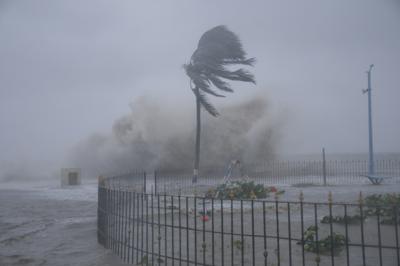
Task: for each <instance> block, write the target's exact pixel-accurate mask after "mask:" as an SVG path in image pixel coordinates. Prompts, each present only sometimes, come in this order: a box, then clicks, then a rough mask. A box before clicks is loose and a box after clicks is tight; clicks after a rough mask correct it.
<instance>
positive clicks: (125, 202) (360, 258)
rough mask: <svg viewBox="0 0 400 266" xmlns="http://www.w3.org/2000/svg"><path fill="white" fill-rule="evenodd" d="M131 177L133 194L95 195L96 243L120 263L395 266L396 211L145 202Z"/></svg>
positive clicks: (152, 198)
mask: <svg viewBox="0 0 400 266" xmlns="http://www.w3.org/2000/svg"><path fill="white" fill-rule="evenodd" d="M133 176H134V180H136V181H137V182H138V183H137V184H138V185H139V186H138V187H135V186H123V185H121V186H117V185H116V184H118V183H116V182H113V179H112V178H109V179H107V181H106V182H103V181H104V180H103V181H100V182H99V188H98V242H99V243H100V244H101V245H103V246H104V247H106V248H108V249H111V250H112V251H113V252H114V253H116V254H117V255H118V256H119V257H121V258H122V260H123V261H124V262H126V263H130V264H135V265H264V266H266V265H348V266H349V265H400V255H399V252H400V248H399V232H398V231H399V218H398V216H399V215H400V206H399V205H398V203H397V204H393V205H386V206H372V205H366V204H365V203H364V202H363V199H362V198H360V200H359V203H358V204H344V203H333V202H332V199H331V198H328V199H327V201H326V202H324V203H321V202H305V201H303V197H302V195H300V197H299V200H298V201H280V200H279V198H278V197H277V196H276V197H275V199H274V200H223V199H214V198H204V197H196V196H181V195H166V194H163V195H160V194H146V193H145V192H144V191H143V189H144V187H143V185H140V184H143V183H141V181H143V180H144V182H145V176H146V175H145V174H135V175H133ZM160 178H161V177H160ZM119 181H121V180H119ZM136 181H135V182H136Z"/></svg>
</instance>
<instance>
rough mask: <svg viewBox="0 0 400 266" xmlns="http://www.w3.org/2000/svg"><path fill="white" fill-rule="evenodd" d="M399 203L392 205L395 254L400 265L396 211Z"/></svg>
mask: <svg viewBox="0 0 400 266" xmlns="http://www.w3.org/2000/svg"><path fill="white" fill-rule="evenodd" d="M399 208H400V206H399V205H397V204H396V205H395V206H393V211H394V215H393V216H394V232H395V234H396V236H395V238H396V255H397V264H398V265H400V254H399V229H398V227H399V219H398V213H399Z"/></svg>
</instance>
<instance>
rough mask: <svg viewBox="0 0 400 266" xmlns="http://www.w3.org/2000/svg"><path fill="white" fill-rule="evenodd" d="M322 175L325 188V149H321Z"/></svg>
mask: <svg viewBox="0 0 400 266" xmlns="http://www.w3.org/2000/svg"><path fill="white" fill-rule="evenodd" d="M322 174H323V178H324V186H326V160H325V148H322Z"/></svg>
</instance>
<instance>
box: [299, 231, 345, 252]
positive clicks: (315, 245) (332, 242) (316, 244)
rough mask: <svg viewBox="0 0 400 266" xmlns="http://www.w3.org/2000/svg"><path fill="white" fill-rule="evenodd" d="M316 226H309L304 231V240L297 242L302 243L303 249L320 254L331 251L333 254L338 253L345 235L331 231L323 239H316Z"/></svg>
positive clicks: (343, 243) (342, 245)
mask: <svg viewBox="0 0 400 266" xmlns="http://www.w3.org/2000/svg"><path fill="white" fill-rule="evenodd" d="M317 230H318V227H316V226H310V227H308V228H307V230H306V231H305V232H304V241H303V242H301V241H300V242H298V244H303V245H304V250H306V251H309V252H314V253H317V252H319V253H320V254H330V253H331V252H332V251H333V255H338V254H339V253H340V252H341V251H342V250H343V247H344V245H345V244H346V237H345V236H344V235H342V234H338V233H335V232H333V233H332V235H329V236H327V237H325V238H323V239H320V240H318V241H317V240H316V232H317Z"/></svg>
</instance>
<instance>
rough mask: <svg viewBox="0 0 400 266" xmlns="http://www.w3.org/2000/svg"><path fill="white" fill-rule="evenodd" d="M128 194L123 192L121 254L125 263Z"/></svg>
mask: <svg viewBox="0 0 400 266" xmlns="http://www.w3.org/2000/svg"><path fill="white" fill-rule="evenodd" d="M127 198H128V192H127V191H126V190H125V191H124V211H123V212H124V219H123V223H124V224H123V230H122V231H123V247H124V249H123V250H122V251H123V254H122V256H123V259H124V262H126V258H127V256H126V246H127V233H128V231H127V230H126V228H127V226H126V224H127V217H128V214H127V213H128V199H127Z"/></svg>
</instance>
